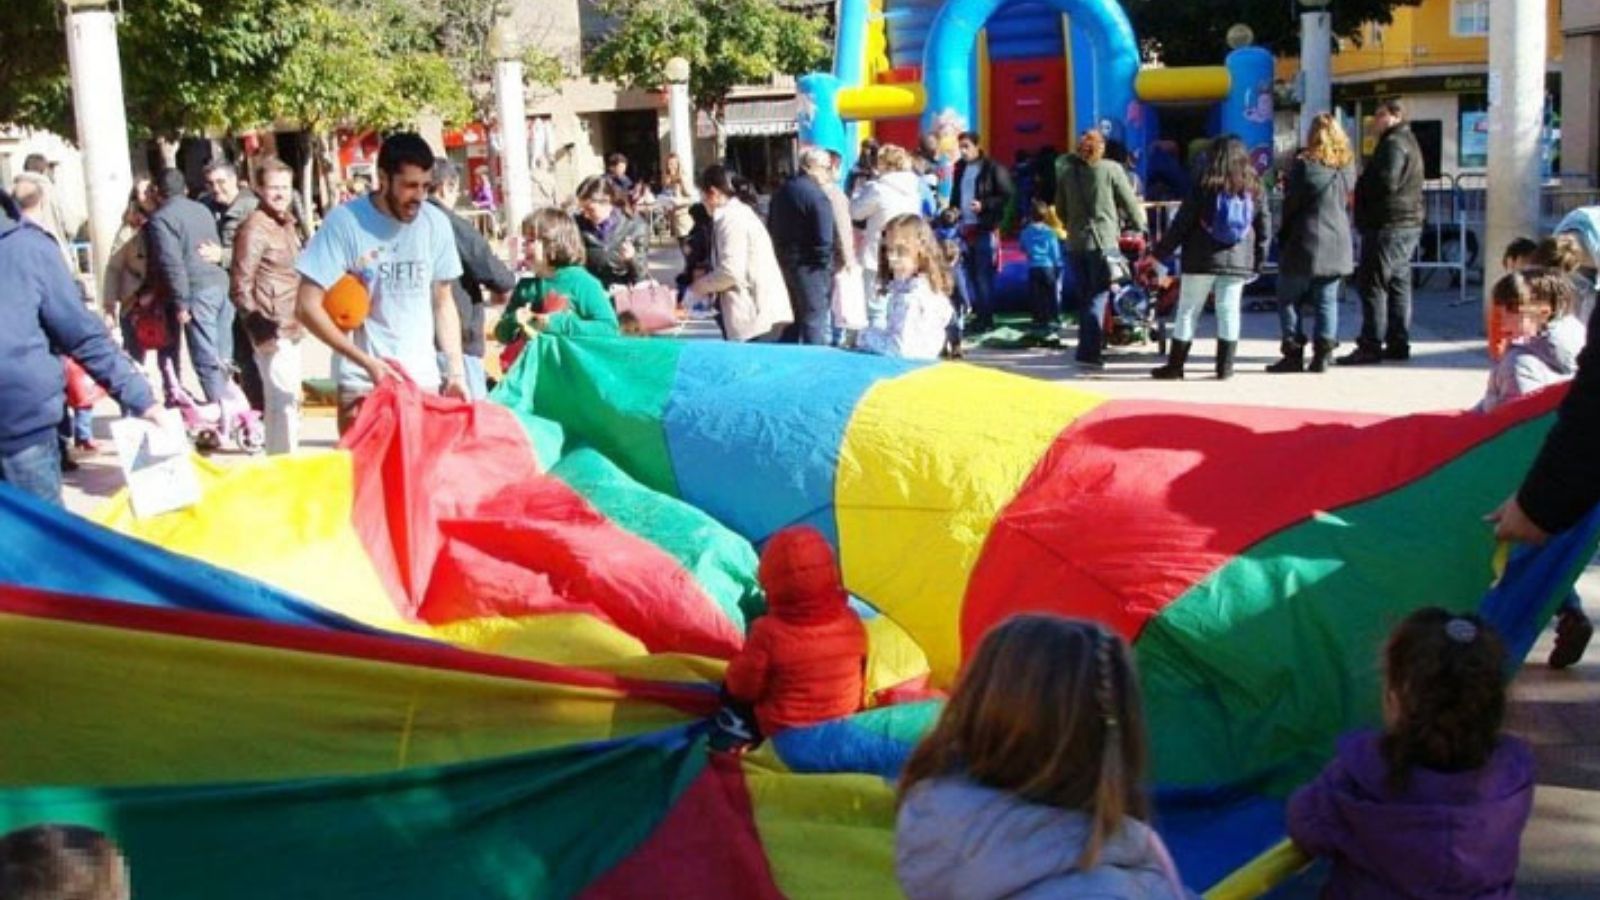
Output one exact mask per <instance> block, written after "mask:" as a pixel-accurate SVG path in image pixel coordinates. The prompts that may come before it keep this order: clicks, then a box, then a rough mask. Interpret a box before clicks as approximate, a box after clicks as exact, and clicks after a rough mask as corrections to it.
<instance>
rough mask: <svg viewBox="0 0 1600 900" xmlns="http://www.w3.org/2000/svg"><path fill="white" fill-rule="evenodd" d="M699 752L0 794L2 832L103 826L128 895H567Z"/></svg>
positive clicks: (619, 849) (563, 755)
mask: <svg viewBox="0 0 1600 900" xmlns="http://www.w3.org/2000/svg"><path fill="white" fill-rule="evenodd" d="M706 758H707V757H706V750H705V747H704V743H703V742H701V741H696V742H693V743H687V744H677V745H675V746H672V747H665V746H658V745H654V744H652V743H651V742H646V741H632V742H629V743H626V744H622V745H615V746H609V747H605V748H588V749H582V748H580V749H564V750H558V751H545V752H539V753H531V754H524V755H518V756H511V757H504V758H501V759H497V760H491V761H488V762H479V763H470V764H465V765H458V766H450V767H443V768H431V769H411V770H407V771H404V772H397V773H394V774H389V775H381V776H369V777H362V778H348V779H317V780H307V781H288V782H270V783H259V784H228V785H213V786H209V787H192V786H191V787H175V788H134V789H104V790H96V789H94V788H40V789H28V790H10V791H0V833H3V832H6V831H9V830H11V829H14V828H20V827H25V826H28V825H33V824H38V823H41V822H56V823H77V824H83V825H89V826H92V827H95V828H99V829H101V830H102V831H105V832H106V833H107V834H109V835H110V836H111V837H112V838H113V839H114V840H116V841H117V842H118V843H119V844H120V845H121V846H122V848H123V850H124V853H125V854H126V856H127V859H128V862H129V867H130V869H131V871H132V873H133V896H135V897H141V898H142V897H160V898H164V900H181V898H190V897H193V898H217V897H227V898H230V900H253V898H261V900H284V898H288V897H299V898H310V897H328V898H334V897H338V898H362V897H372V898H383V900H404V898H417V900H434V898H441V897H473V898H507V900H511V898H516V900H525V898H530V897H568V896H572V895H574V894H576V893H577V892H578V891H580V890H581V889H583V888H584V887H585V886H586V885H588V884H589V883H590V882H592V881H594V880H595V878H597V877H598V876H599V875H600V874H601V873H603V872H605V871H606V870H607V869H609V868H611V867H612V866H613V865H615V864H617V863H618V862H619V861H620V860H622V859H623V858H624V857H625V856H627V855H628V854H629V853H631V852H632V851H633V850H634V849H635V848H636V847H638V846H639V845H640V844H641V843H643V841H644V840H645V839H646V838H647V837H648V836H649V835H650V833H651V831H653V830H654V829H655V827H656V826H657V824H658V823H659V822H660V821H661V820H662V819H663V818H665V816H666V814H667V811H668V810H669V809H670V808H671V807H672V805H673V804H674V803H676V802H677V800H678V798H679V796H680V795H681V794H682V793H683V792H684V790H686V789H687V788H688V787H689V785H690V784H691V783H692V782H693V780H694V779H695V777H696V776H698V775H699V774H700V772H701V770H702V769H704V767H705V765H706Z"/></svg>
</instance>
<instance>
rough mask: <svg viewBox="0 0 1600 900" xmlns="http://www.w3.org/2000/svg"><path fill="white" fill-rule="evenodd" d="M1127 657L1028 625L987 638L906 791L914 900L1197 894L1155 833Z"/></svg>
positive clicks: (1052, 622) (1115, 642)
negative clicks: (935, 899)
mask: <svg viewBox="0 0 1600 900" xmlns="http://www.w3.org/2000/svg"><path fill="white" fill-rule="evenodd" d="M1145 757H1146V742H1145V727H1144V715H1143V712H1142V710H1141V705H1140V700H1139V686H1138V681H1137V678H1136V676H1135V675H1134V672H1133V666H1132V662H1131V654H1130V652H1129V650H1128V645H1127V644H1126V643H1125V642H1124V641H1123V640H1122V639H1121V638H1120V637H1117V636H1116V635H1114V634H1112V633H1111V632H1109V631H1107V630H1105V629H1104V628H1102V627H1100V626H1099V625H1097V624H1095V623H1093V622H1083V621H1077V620H1073V619H1064V618H1060V617H1058V616H1050V615H1037V614H1029V615H1018V616H1013V617H1011V618H1010V619H1007V620H1006V621H1005V622H1003V623H1001V624H1000V625H999V626H997V627H996V628H994V629H993V630H992V631H990V632H989V633H988V634H987V635H985V636H984V638H983V641H982V643H981V644H979V646H978V650H977V653H976V654H975V655H974V656H973V657H972V659H971V660H969V661H968V663H967V666H966V670H965V672H963V674H962V676H961V678H960V680H959V682H958V683H957V685H956V687H955V691H954V693H952V694H951V696H950V701H949V703H948V704H947V705H946V706H945V708H944V712H943V714H942V715H941V716H940V717H939V721H938V723H937V724H936V725H935V726H934V728H933V730H932V731H931V732H929V734H928V736H927V737H926V738H925V739H924V740H923V742H922V743H921V744H920V745H918V747H917V749H916V750H915V751H914V752H913V753H912V754H911V758H910V760H908V761H907V763H906V767H905V771H904V773H903V774H902V775H901V778H900V797H899V805H900V812H899V817H898V821H897V823H896V827H895V872H896V874H897V875H898V877H899V880H900V886H901V888H902V889H903V890H904V891H905V892H906V895H907V896H909V897H911V898H912V900H924V898H952V900H955V898H960V900H983V898H1000V897H1023V896H1026V897H1052V898H1055V897H1066V898H1071V897H1120V898H1149V900H1171V898H1188V897H1191V896H1192V895H1191V894H1190V893H1189V892H1188V890H1187V889H1185V888H1184V886H1183V884H1182V882H1181V880H1180V879H1179V878H1178V874H1177V870H1176V869H1175V868H1174V867H1173V865H1172V859H1171V857H1170V856H1169V855H1168V854H1167V850H1166V847H1165V846H1164V845H1163V844H1162V843H1161V838H1160V837H1158V836H1157V835H1156V833H1155V831H1154V830H1153V829H1152V828H1151V827H1150V825H1149V824H1148V822H1149V816H1150V804H1149V799H1148V798H1147V797H1146V796H1145V792H1144V770H1145Z"/></svg>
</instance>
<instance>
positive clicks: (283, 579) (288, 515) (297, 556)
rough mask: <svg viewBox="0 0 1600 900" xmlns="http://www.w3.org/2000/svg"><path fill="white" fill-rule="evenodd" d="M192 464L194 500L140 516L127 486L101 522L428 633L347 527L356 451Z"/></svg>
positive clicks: (378, 622) (336, 607) (344, 609)
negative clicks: (196, 474)
mask: <svg viewBox="0 0 1600 900" xmlns="http://www.w3.org/2000/svg"><path fill="white" fill-rule="evenodd" d="M195 465H196V467H197V468H198V469H199V471H200V484H201V488H202V491H203V494H202V496H201V499H200V502H199V503H198V504H196V505H195V506H192V507H190V508H189V509H183V510H178V511H177V512H171V513H167V514H166V515H163V516H156V517H153V518H149V519H137V518H135V517H134V515H133V510H132V507H131V506H130V505H129V503H128V498H127V494H126V492H123V493H121V494H118V495H117V496H116V497H113V498H112V499H111V500H110V501H108V502H107V503H106V505H105V506H104V507H102V508H101V509H100V511H99V513H98V514H97V516H96V518H97V520H98V521H99V522H100V524H102V525H105V526H107V527H109V528H113V529H115V530H117V531H121V532H123V533H124V534H130V535H133V536H134V537H137V538H139V539H141V540H144V541H147V542H149V543H152V544H155V545H156V546H158V547H162V548H163V549H166V550H169V551H171V552H173V553H179V554H182V555H184V556H191V557H194V558H195V559H200V560H204V561H206V562H208V563H211V564H212V565H215V566H220V567H222V568H224V569H230V570H232V571H235V572H239V573H241V574H243V575H246V576H249V577H250V578H254V579H256V580H257V581H261V582H264V583H266V584H270V585H272V586H273V587H276V588H280V589H282V590H284V591H287V592H289V593H291V594H294V595H296V596H298V597H302V598H305V599H307V600H310V601H312V602H314V603H316V604H317V605H318V606H321V607H323V608H325V609H329V610H332V611H333V612H336V613H339V614H341V615H344V616H347V617H349V618H351V619H354V620H356V621H358V622H362V623H365V624H367V625H372V626H374V627H378V628H384V629H387V630H390V631H398V632H403V633H406V634H426V633H427V629H426V628H424V627H422V626H419V625H415V624H413V623H410V622H407V621H406V620H405V619H403V618H402V617H401V616H400V614H399V613H398V612H397V611H396V610H395V606H394V602H393V601H392V600H391V599H390V597H389V593H388V590H387V589H386V588H385V587H384V584H383V580H382V579H381V578H379V576H378V572H377V569H375V568H374V567H373V565H372V561H371V559H370V558H369V557H368V556H367V551H366V547H365V546H364V545H363V544H362V543H361V538H360V537H359V536H357V534H356V532H355V529H354V528H353V527H351V524H350V516H351V504H352V503H353V502H354V498H355V490H354V487H353V472H352V470H351V460H350V454H348V453H345V452H343V451H335V452H332V453H308V454H296V455H293V456H275V457H271V458H269V459H261V460H254V461H251V462H246V463H242V464H239V465H234V466H226V467H224V466H219V465H216V464H214V463H211V462H208V461H206V460H203V459H200V458H199V457H196V458H195Z"/></svg>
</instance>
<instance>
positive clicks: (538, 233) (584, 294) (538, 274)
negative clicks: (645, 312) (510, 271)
mask: <svg viewBox="0 0 1600 900" xmlns="http://www.w3.org/2000/svg"><path fill="white" fill-rule="evenodd" d="M522 240H523V243H524V245H525V246H526V247H527V248H528V249H527V254H528V255H527V260H528V265H529V267H530V268H532V269H533V276H532V277H531V278H524V279H522V280H521V281H519V282H517V287H516V289H515V290H514V291H512V293H511V302H510V303H508V304H506V311H505V312H504V313H503V314H501V316H500V322H499V324H497V325H495V328H494V336H495V338H496V339H497V340H499V341H500V342H501V343H502V344H510V343H512V342H513V341H515V340H516V339H517V338H518V337H523V338H531V337H533V336H534V335H535V334H537V333H539V332H541V331H542V332H544V333H546V334H562V335H615V334H617V330H618V329H617V313H616V310H614V309H613V308H612V306H611V296H610V295H609V294H607V293H606V289H605V288H604V287H602V286H601V284H600V280H599V279H597V278H595V277H594V276H593V275H591V274H589V271H588V270H587V269H585V268H584V267H583V263H584V251H583V236H582V235H581V234H579V232H578V225H577V223H576V222H574V221H573V220H572V217H571V216H569V215H567V214H566V213H565V212H562V211H561V210H559V209H555V208H554V207H551V208H548V209H541V210H539V211H538V212H536V213H533V214H531V215H529V216H528V217H527V218H526V219H524V220H523V221H522Z"/></svg>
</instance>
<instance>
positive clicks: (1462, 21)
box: [1450, 0, 1489, 37]
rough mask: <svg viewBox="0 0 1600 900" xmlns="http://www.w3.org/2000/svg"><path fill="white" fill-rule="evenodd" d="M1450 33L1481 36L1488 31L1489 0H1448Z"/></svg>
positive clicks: (1460, 35)
mask: <svg viewBox="0 0 1600 900" xmlns="http://www.w3.org/2000/svg"><path fill="white" fill-rule="evenodd" d="M1450 33H1451V34H1454V35H1455V36H1456V37H1482V36H1484V35H1487V34H1488V33H1489V0H1450Z"/></svg>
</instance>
